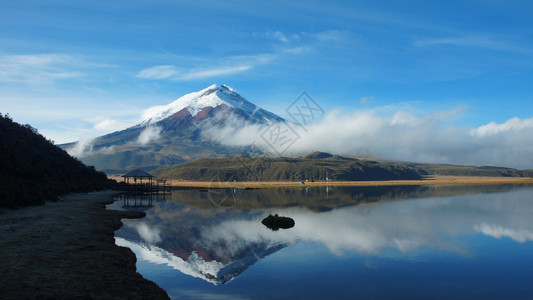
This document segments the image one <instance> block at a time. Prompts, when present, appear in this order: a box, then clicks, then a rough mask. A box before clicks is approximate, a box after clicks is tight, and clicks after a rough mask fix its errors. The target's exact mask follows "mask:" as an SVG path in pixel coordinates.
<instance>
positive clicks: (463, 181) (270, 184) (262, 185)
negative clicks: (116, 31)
mask: <svg viewBox="0 0 533 300" xmlns="http://www.w3.org/2000/svg"><path fill="white" fill-rule="evenodd" d="M167 182H169V183H170V185H171V187H172V188H175V189H180V188H198V189H216V188H236V189H269V188H305V187H320V186H324V187H326V186H332V187H333V186H336V187H340V186H402V185H403V186H409V185H482V184H533V178H531V177H473V176H426V177H425V178H423V179H421V180H383V181H328V182H325V181H315V182H304V183H303V184H300V183H299V182H294V181H257V182H256V181H253V182H233V181H228V182H208V181H186V180H174V179H171V180H168V181H167Z"/></svg>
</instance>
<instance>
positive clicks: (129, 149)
mask: <svg viewBox="0 0 533 300" xmlns="http://www.w3.org/2000/svg"><path fill="white" fill-rule="evenodd" d="M142 117H143V119H142V121H141V122H140V123H139V124H137V125H135V126H132V127H130V128H127V129H125V130H121V131H117V132H113V133H110V134H107V135H104V136H101V137H98V138H96V139H94V140H92V141H90V143H85V144H82V143H71V144H65V145H61V147H63V148H64V149H66V150H67V151H69V150H71V149H76V147H77V148H82V149H81V150H83V151H79V152H82V153H83V155H78V157H79V158H80V159H81V160H82V161H83V162H84V163H86V164H88V165H93V166H95V167H96V168H97V169H99V170H103V171H106V172H107V173H111V174H122V173H124V171H127V170H131V169H136V168H144V169H145V170H150V169H154V168H158V167H164V166H171V165H175V164H179V163H183V162H187V161H190V160H194V159H198V158H214V157H230V156H235V155H239V154H245V153H243V150H244V149H245V148H246V147H229V146H225V145H222V144H221V143H220V142H216V141H214V140H212V139H210V138H209V134H207V133H206V132H208V131H209V130H210V129H212V128H214V127H216V128H228V127H229V128H240V127H242V126H247V125H252V124H255V125H256V124H259V125H264V126H268V125H270V124H271V123H275V122H284V121H285V120H284V119H283V118H281V117H279V116H277V115H276V114H273V113H271V112H269V111H266V110H264V109H262V108H260V107H258V106H257V105H255V104H253V103H251V102H249V101H248V100H246V99H244V98H243V97H241V96H240V95H239V94H238V93H237V92H236V91H235V90H233V89H232V88H230V87H228V86H225V85H218V84H214V85H211V86H209V87H207V88H205V89H203V90H201V91H198V92H193V93H190V94H187V95H184V96H182V97H180V98H179V99H177V100H175V101H173V102H171V103H169V104H167V105H158V106H153V107H150V108H148V109H146V110H144V113H143V116H142ZM252 142H253V141H250V144H252ZM78 150H79V149H78Z"/></svg>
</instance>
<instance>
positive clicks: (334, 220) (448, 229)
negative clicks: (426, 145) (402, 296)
mask: <svg viewBox="0 0 533 300" xmlns="http://www.w3.org/2000/svg"><path fill="white" fill-rule="evenodd" d="M515 188H516V187H515V186H509V185H501V186H448V187H445V186H441V187H430V186H425V187H420V186H418V187H417V186H411V187H345V188H331V187H330V188H328V189H326V188H310V189H277V190H274V189H273V190H247V191H245V193H242V197H241V198H240V199H238V201H236V202H235V203H236V205H235V206H233V207H230V208H220V207H217V206H216V205H214V204H213V202H212V200H211V199H210V196H209V193H206V192H199V191H196V190H184V191H173V193H172V195H171V197H170V198H167V200H166V201H155V202H154V204H153V208H151V209H149V210H147V211H146V213H147V216H146V217H145V218H143V219H140V220H123V222H124V226H123V227H122V228H121V229H120V230H118V231H117V232H116V242H117V244H119V245H122V246H127V247H130V248H132V249H133V250H134V252H135V253H136V255H137V256H138V258H139V259H140V260H144V261H148V262H152V263H156V264H164V265H167V266H170V267H172V268H174V269H176V270H179V271H181V272H182V273H183V274H187V275H190V276H193V277H197V278H201V279H203V280H205V281H207V282H210V283H212V284H215V285H219V284H225V283H227V282H229V281H231V280H233V279H235V278H236V277H238V276H239V275H240V274H242V273H243V272H244V271H245V270H246V269H247V268H249V267H250V266H252V265H253V264H255V263H256V262H258V261H259V260H261V259H263V258H265V257H266V256H269V255H272V254H273V253H275V252H277V251H279V250H280V249H283V248H285V247H290V246H291V245H294V244H297V243H299V242H303V241H305V242H310V243H316V244H318V245H321V246H322V247H325V248H327V249H328V250H329V252H330V253H331V255H343V254H346V253H356V254H359V255H375V256H380V257H383V256H393V257H397V258H401V257H403V256H408V255H410V254H413V253H416V252H417V251H418V250H420V249H428V248H429V249H433V250H435V251H444V252H448V253H455V254H456V255H460V256H464V255H470V253H469V251H470V249H469V246H468V244H465V242H464V241H462V240H461V239H460V238H461V237H463V236H468V235H484V236H490V237H493V238H497V239H500V238H503V237H506V238H509V239H512V240H513V241H516V242H518V243H523V242H525V241H531V240H533V218H531V216H532V215H533V203H532V202H533V198H532V195H533V190H532V189H530V188H519V189H515ZM511 189H513V190H511ZM508 190H511V191H508ZM393 200H394V201H393ZM400 200H402V201H400ZM117 203H118V202H117ZM115 205H117V204H115ZM269 214H279V215H283V216H290V217H291V218H292V219H294V221H295V222H296V224H297V226H295V227H294V228H291V229H290V230H280V231H272V230H270V229H268V228H266V227H265V226H263V225H262V224H261V220H262V219H263V218H265V217H266V216H268V215H269Z"/></svg>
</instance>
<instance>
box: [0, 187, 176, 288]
mask: <svg viewBox="0 0 533 300" xmlns="http://www.w3.org/2000/svg"><path fill="white" fill-rule="evenodd" d="M116 193H117V192H114V191H104V192H93V193H86V194H71V195H68V196H64V197H61V198H60V201H57V202H47V203H46V204H44V205H40V206H32V207H25V208H20V209H17V210H2V211H0V232H2V239H0V256H1V257H2V259H1V260H0V274H2V282H1V284H0V295H2V296H1V297H2V298H3V299H81V298H83V299H87V298H90V299H168V296H167V294H166V292H165V291H164V290H162V289H161V288H159V287H158V286H157V285H156V284H155V283H153V282H151V281H148V280H146V279H144V278H143V277H142V276H141V275H140V274H138V273H137V271H136V266H135V263H136V258H135V255H134V254H133V252H132V251H131V250H130V249H128V248H123V247H119V246H117V245H115V239H114V232H115V230H117V229H118V228H120V226H122V222H121V221H120V219H122V218H140V217H143V216H144V213H142V212H125V211H111V210H106V208H105V204H106V203H110V202H112V197H113V195H115V194H116Z"/></svg>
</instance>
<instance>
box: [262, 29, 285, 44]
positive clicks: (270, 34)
mask: <svg viewBox="0 0 533 300" xmlns="http://www.w3.org/2000/svg"><path fill="white" fill-rule="evenodd" d="M265 35H266V36H267V37H268V38H272V39H276V40H279V41H281V42H283V43H288V42H289V38H288V37H287V36H286V35H285V34H284V33H283V32H281V31H269V32H267V33H266V34H265Z"/></svg>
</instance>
